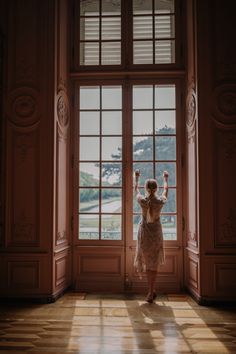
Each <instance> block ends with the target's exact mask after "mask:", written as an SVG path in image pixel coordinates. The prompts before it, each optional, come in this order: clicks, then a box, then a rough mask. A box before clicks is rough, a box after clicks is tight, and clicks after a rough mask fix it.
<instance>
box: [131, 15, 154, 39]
mask: <svg viewBox="0 0 236 354" xmlns="http://www.w3.org/2000/svg"><path fill="white" fill-rule="evenodd" d="M152 37H153V33H152V16H138V17H134V18H133V38H134V39H139V38H152Z"/></svg>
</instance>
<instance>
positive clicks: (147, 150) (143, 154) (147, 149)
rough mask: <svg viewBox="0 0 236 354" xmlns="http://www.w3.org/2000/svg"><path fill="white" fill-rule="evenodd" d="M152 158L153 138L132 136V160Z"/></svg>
mask: <svg viewBox="0 0 236 354" xmlns="http://www.w3.org/2000/svg"><path fill="white" fill-rule="evenodd" d="M152 159H153V138H152V136H150V137H141V136H139V137H134V138H133V160H134V161H139V160H140V161H141V160H152Z"/></svg>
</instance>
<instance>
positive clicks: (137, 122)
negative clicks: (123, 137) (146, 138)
mask: <svg viewBox="0 0 236 354" xmlns="http://www.w3.org/2000/svg"><path fill="white" fill-rule="evenodd" d="M152 133H153V112H152V111H133V134H143V135H144V134H152Z"/></svg>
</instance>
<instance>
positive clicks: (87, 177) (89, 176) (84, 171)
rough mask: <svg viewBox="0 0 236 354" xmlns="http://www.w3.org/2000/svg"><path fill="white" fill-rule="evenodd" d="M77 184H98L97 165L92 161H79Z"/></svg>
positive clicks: (90, 185)
mask: <svg viewBox="0 0 236 354" xmlns="http://www.w3.org/2000/svg"><path fill="white" fill-rule="evenodd" d="M79 168H80V179H79V185H80V186H86V187H94V186H98V185H99V166H98V165H97V164H94V163H88V162H84V163H80V165H79Z"/></svg>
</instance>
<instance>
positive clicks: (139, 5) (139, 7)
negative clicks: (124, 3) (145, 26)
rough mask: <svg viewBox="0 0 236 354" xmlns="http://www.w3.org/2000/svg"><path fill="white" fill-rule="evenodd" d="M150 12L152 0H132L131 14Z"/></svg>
mask: <svg viewBox="0 0 236 354" xmlns="http://www.w3.org/2000/svg"><path fill="white" fill-rule="evenodd" d="M143 13H146V14H149V13H152V0H145V1H140V0H133V14H134V15H138V14H143Z"/></svg>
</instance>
